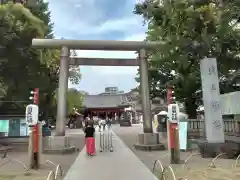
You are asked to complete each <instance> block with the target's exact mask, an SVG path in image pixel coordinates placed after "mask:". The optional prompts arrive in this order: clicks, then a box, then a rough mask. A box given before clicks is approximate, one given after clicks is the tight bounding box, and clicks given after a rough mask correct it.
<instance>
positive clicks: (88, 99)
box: [83, 94, 125, 108]
mask: <svg viewBox="0 0 240 180" xmlns="http://www.w3.org/2000/svg"><path fill="white" fill-rule="evenodd" d="M124 98H125V97H124V96H123V95H120V94H119V95H118V94H117V95H85V96H83V105H84V106H85V107H86V108H109V107H118V106H120V105H123V102H125V100H124Z"/></svg>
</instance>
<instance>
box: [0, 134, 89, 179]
mask: <svg viewBox="0 0 240 180" xmlns="http://www.w3.org/2000/svg"><path fill="white" fill-rule="evenodd" d="M67 134H68V135H69V136H70V141H71V144H72V145H74V146H75V147H76V148H77V149H78V151H79V152H80V151H81V150H82V148H83V147H84V144H85V143H84V135H83V133H82V132H81V130H68V132H67ZM78 151H77V152H75V153H73V154H67V155H47V154H43V155H42V159H41V164H42V165H41V169H40V170H37V171H31V170H30V175H29V173H27V174H26V170H25V169H24V167H23V166H22V165H21V164H20V163H17V162H11V163H7V162H8V161H9V158H10V159H14V160H18V161H20V162H22V163H24V164H25V165H26V166H27V165H28V154H27V152H26V151H25V152H23V151H22V150H21V152H17V150H14V151H13V152H9V153H8V157H9V158H6V159H1V160H0V180H32V179H34V180H46V179H47V175H48V173H49V171H55V170H56V165H53V164H51V163H46V161H47V160H49V161H51V162H53V163H54V164H57V165H58V164H60V165H61V166H62V168H63V177H64V175H65V174H66V172H67V171H68V169H69V168H70V167H71V165H72V164H73V163H74V161H75V159H76V158H77V156H78V154H79V152H78ZM5 163H7V164H5ZM4 164H5V165H4Z"/></svg>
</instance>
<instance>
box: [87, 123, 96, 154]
mask: <svg viewBox="0 0 240 180" xmlns="http://www.w3.org/2000/svg"><path fill="white" fill-rule="evenodd" d="M94 134H95V128H94V126H93V123H90V121H89V122H88V125H87V127H86V128H85V144H86V151H87V154H88V155H89V156H94V155H96V146H95V138H94Z"/></svg>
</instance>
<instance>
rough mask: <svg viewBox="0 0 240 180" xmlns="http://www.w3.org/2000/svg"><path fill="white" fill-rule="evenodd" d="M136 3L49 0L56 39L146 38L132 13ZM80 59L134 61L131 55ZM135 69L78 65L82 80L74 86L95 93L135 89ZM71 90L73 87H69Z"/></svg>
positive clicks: (84, 54) (87, 53) (106, 54)
mask: <svg viewBox="0 0 240 180" xmlns="http://www.w3.org/2000/svg"><path fill="white" fill-rule="evenodd" d="M135 3H136V0H49V8H50V10H51V19H52V21H53V22H54V34H55V37H56V38H65V39H79V40H81V39H85V40H87V39H89V40H134V41H142V40H143V39H144V38H145V32H146V27H144V26H143V23H142V18H141V17H139V16H136V15H134V14H133V13H132V11H133V8H134V4H135ZM78 56H79V57H106V58H134V57H136V54H135V53H134V52H110V51H78ZM136 69H137V68H136V67H110V66H109V67H100V66H99V67H97V66H95V67H91V66H81V73H82V80H81V82H80V84H79V85H77V86H74V87H76V88H78V89H79V90H84V91H87V92H89V93H91V94H97V93H101V92H103V91H104V88H105V87H106V86H117V87H119V89H120V90H124V91H129V90H130V89H132V88H134V87H136V82H135V79H134V78H135V76H136ZM70 87H73V86H72V85H71V84H70Z"/></svg>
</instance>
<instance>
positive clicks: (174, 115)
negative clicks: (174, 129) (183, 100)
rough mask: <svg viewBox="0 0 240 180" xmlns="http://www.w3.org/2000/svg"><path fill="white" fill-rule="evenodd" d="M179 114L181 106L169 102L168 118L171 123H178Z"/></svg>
mask: <svg viewBox="0 0 240 180" xmlns="http://www.w3.org/2000/svg"><path fill="white" fill-rule="evenodd" d="M178 116H179V107H178V105H177V104H169V105H168V114H167V117H168V120H169V121H170V122H171V123H178Z"/></svg>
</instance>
